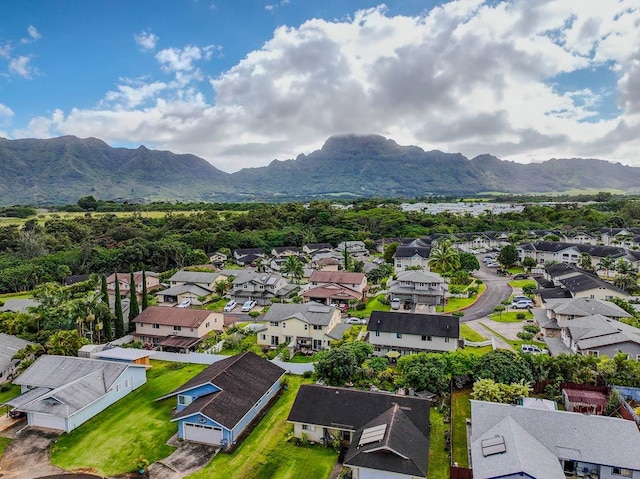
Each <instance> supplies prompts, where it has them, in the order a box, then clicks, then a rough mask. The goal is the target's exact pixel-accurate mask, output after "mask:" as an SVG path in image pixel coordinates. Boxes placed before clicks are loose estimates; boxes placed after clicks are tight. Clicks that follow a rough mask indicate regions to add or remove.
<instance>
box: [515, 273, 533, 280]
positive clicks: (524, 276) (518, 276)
mask: <svg viewBox="0 0 640 479" xmlns="http://www.w3.org/2000/svg"><path fill="white" fill-rule="evenodd" d="M513 279H529V275H528V274H527V273H516V274H514V275H513Z"/></svg>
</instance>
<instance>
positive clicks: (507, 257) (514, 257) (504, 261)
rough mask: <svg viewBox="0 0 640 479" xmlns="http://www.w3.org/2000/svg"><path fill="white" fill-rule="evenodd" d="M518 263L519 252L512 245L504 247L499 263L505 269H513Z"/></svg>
mask: <svg viewBox="0 0 640 479" xmlns="http://www.w3.org/2000/svg"><path fill="white" fill-rule="evenodd" d="M517 262H518V250H517V249H516V247H515V246H513V245H512V244H508V245H506V246H503V247H502V249H500V254H498V263H500V264H501V265H502V266H503V267H504V268H505V269H507V268H511V267H512V266H513V265H514V264H516V263H517Z"/></svg>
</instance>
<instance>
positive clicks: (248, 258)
mask: <svg viewBox="0 0 640 479" xmlns="http://www.w3.org/2000/svg"><path fill="white" fill-rule="evenodd" d="M264 258H265V254H264V250H263V249H262V248H240V249H236V250H234V251H233V260H234V261H235V262H236V263H237V264H239V265H241V266H244V265H248V264H251V263H254V262H256V261H257V260H264Z"/></svg>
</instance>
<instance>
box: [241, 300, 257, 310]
mask: <svg viewBox="0 0 640 479" xmlns="http://www.w3.org/2000/svg"><path fill="white" fill-rule="evenodd" d="M255 305H256V302H255V301H252V300H248V301H245V302H244V304H243V305H242V312H243V313H247V312H249V311H251V309H252V308H253V307H254V306H255Z"/></svg>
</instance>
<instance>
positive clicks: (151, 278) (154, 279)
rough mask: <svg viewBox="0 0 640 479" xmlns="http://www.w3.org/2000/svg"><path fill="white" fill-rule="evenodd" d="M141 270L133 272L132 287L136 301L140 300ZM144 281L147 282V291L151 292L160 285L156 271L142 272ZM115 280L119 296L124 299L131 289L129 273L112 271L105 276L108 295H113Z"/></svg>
mask: <svg viewBox="0 0 640 479" xmlns="http://www.w3.org/2000/svg"><path fill="white" fill-rule="evenodd" d="M142 276H143V274H142V271H136V272H135V273H133V281H134V283H135V284H134V288H135V290H136V295H137V297H138V301H141V300H142ZM144 277H145V282H146V283H147V293H149V294H150V293H151V292H152V291H153V290H155V289H157V288H158V287H160V278H159V276H158V273H154V272H153V271H145V272H144ZM116 281H117V282H118V286H119V288H120V298H121V299H125V298H126V297H128V296H129V292H130V290H131V284H130V283H131V273H114V274H111V275H109V276H108V277H107V293H108V294H109V296H111V297H114V296H115V291H116Z"/></svg>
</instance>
